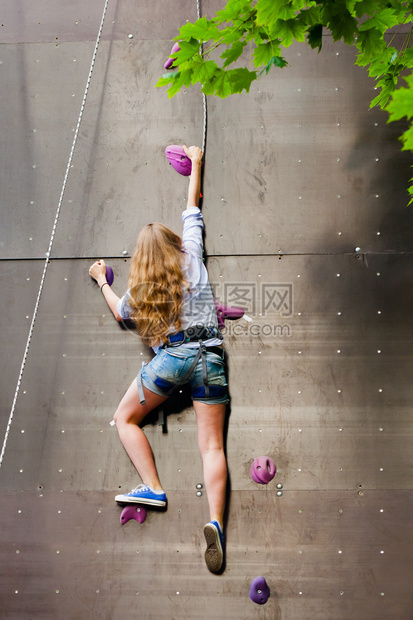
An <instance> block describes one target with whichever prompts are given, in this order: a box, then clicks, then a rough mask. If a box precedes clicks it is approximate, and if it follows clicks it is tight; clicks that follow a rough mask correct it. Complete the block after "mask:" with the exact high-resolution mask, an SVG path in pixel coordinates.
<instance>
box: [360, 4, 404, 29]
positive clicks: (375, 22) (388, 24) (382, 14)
mask: <svg viewBox="0 0 413 620" xmlns="http://www.w3.org/2000/svg"><path fill="white" fill-rule="evenodd" d="M398 23H399V19H398V17H397V15H396V12H395V11H393V9H381V10H380V11H376V13H375V15H373V17H370V18H369V19H366V21H365V22H363V23H362V24H361V25H360V31H361V32H363V31H364V30H369V29H370V28H376V30H379V31H380V32H386V30H388V29H389V28H393V26H396V25H397V24H398Z"/></svg>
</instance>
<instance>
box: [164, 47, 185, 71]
mask: <svg viewBox="0 0 413 620" xmlns="http://www.w3.org/2000/svg"><path fill="white" fill-rule="evenodd" d="M180 49H181V48H180V47H179V43H175V44H174V45H173V47H172V49H171V53H170V56H172V54H176V52H179V50H180ZM175 60H176V58H171V57H169V58H168V60H167V61H166V63H165V64H164V68H165V69H170V68H171V67H172V65H173V64H174V62H175Z"/></svg>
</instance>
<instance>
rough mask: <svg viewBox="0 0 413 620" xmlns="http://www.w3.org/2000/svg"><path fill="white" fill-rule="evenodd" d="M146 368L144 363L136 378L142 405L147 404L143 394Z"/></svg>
mask: <svg viewBox="0 0 413 620" xmlns="http://www.w3.org/2000/svg"><path fill="white" fill-rule="evenodd" d="M144 366H145V362H142V368H141V369H140V371H139V372H138V376H137V377H136V382H137V384H138V394H139V402H140V404H141V405H145V404H146V400H145V396H144V393H143V383H142V369H143V367H144ZM146 370H148V369H146Z"/></svg>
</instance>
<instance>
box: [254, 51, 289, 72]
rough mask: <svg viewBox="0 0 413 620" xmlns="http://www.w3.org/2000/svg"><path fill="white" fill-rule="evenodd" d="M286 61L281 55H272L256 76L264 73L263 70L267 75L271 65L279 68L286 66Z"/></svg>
mask: <svg viewBox="0 0 413 620" xmlns="http://www.w3.org/2000/svg"><path fill="white" fill-rule="evenodd" d="M287 64H288V63H287V61H286V60H285V58H283V57H282V56H273V57H272V58H271V60H270V62H269V63H268V64H267V66H266V67H265V69H263V70H262V71H261V73H260V74H259V76H258V77H261V76H262V74H263V73H264V71H265V72H266V74H267V75H268V73H269V72H270V69H271V67H273V66H274V67H279V68H280V69H282V68H283V67H286V66H287Z"/></svg>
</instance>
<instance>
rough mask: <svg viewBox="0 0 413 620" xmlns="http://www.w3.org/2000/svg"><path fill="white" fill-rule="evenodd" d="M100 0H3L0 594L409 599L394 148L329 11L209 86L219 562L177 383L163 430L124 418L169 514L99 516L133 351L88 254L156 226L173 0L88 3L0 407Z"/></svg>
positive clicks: (117, 453) (290, 612) (11, 611)
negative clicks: (258, 477)
mask: <svg viewBox="0 0 413 620" xmlns="http://www.w3.org/2000/svg"><path fill="white" fill-rule="evenodd" d="M223 4H224V2H223V1H220V2H218V1H217V0H215V1H209V2H204V3H203V7H202V9H203V12H204V14H205V13H207V14H208V15H211V14H212V12H213V11H214V10H215V9H216V8H218V7H220V6H222V5H223ZM103 7H104V1H103V0H93V1H91V2H83V1H80V0H72V1H71V2H67V1H65V0H57V1H55V2H45V1H43V2H29V0H3V3H2V9H1V25H0V36H1V46H0V76H1V85H2V88H1V90H0V112H1V116H0V118H1V126H2V131H1V136H2V138H1V139H2V148H1V151H0V174H1V189H0V195H1V208H2V227H1V231H0V258H1V262H0V278H1V279H0V282H1V285H2V286H1V288H2V295H1V310H2V311H1V324H2V330H1V350H2V359H1V364H2V365H1V373H0V381H1V393H2V399H1V417H0V432H1V440H2V441H3V438H5V439H7V444H6V449H5V452H4V457H3V462H2V467H1V470H0V481H1V497H0V505H1V508H0V537H1V545H0V559H1V561H0V597H1V602H0V616H1V618H4V619H8V620H16V619H19V620H28V619H34V618H42V619H43V618H44V619H46V618H51V619H56V618H62V619H64V620H66V619H70V620H72V619H73V620H74V619H79V620H80V619H82V620H83V619H84V618H98V617H99V618H107V619H108V620H109V619H110V620H118V619H119V620H120V619H121V618H126V617H140V618H153V619H154V620H158V619H161V618H165V619H172V618H179V619H180V620H182V619H184V618H185V619H188V620H195V618H197V619H198V618H199V619H201V618H202V619H205V620H210V619H211V618H225V619H226V620H228V619H233V620H240V619H245V620H249V619H255V618H260V619H264V618H265V619H268V620H273V619H281V618H282V619H283V620H307V619H308V618H319V619H323V620H349V619H350V618H351V619H352V620H370V619H371V620H373V619H374V620H376V619H377V618H383V619H396V618H397V620H408V619H410V618H411V615H412V612H411V609H412V596H411V579H412V575H413V567H412V562H413V542H412V541H413V536H412V520H411V512H412V509H413V494H412V471H413V457H412V449H411V437H412V433H413V422H412V413H411V399H412V387H411V385H412V382H411V375H412V356H411V349H412V319H411V308H412V301H413V299H412V297H413V295H412V274H413V269H412V267H413V259H412V255H411V235H412V212H411V210H409V209H408V208H406V202H407V198H406V193H405V187H406V185H407V180H408V178H409V176H410V175H411V171H410V170H409V166H410V164H411V160H410V159H409V157H407V156H406V155H402V154H401V152H400V149H399V145H398V142H397V136H398V135H399V133H400V132H401V130H402V126H401V125H399V126H397V125H391V126H390V125H387V124H386V115H384V114H382V113H381V112H379V111H377V110H373V111H369V110H368V104H369V101H370V99H371V98H372V96H373V94H374V93H373V84H372V82H371V81H369V80H368V79H367V77H366V74H365V72H364V70H363V69H361V68H358V67H355V66H354V65H353V62H354V53H353V51H352V50H351V49H350V48H348V47H346V46H344V45H341V44H333V42H332V41H331V38H330V37H329V36H325V37H324V47H323V51H322V53H321V54H317V53H315V52H312V51H310V50H309V49H308V48H307V47H306V46H305V45H295V46H293V47H292V48H290V49H289V50H288V52H287V59H288V62H289V64H290V66H289V67H288V68H286V69H284V70H283V71H276V70H274V71H272V72H271V73H270V75H269V76H268V77H267V78H265V79H262V80H260V81H259V82H257V83H255V84H254V85H253V86H252V88H251V93H250V94H249V95H245V96H237V97H233V98H231V99H228V100H223V101H221V100H216V99H209V101H208V143H207V164H206V167H205V188H204V194H205V197H204V215H205V221H206V225H207V237H206V248H207V252H208V257H209V258H208V269H209V272H210V277H211V281H212V283H213V284H214V287H215V291H216V295H217V297H219V298H220V299H221V300H222V301H224V302H226V303H229V304H232V305H242V306H244V307H245V310H246V313H247V315H248V316H249V317H250V319H251V320H250V321H247V320H245V319H241V320H239V321H237V322H235V323H228V324H227V334H226V347H227V351H228V356H229V368H230V387H231V395H232V401H231V412H230V414H231V415H230V418H229V429H228V442H227V449H228V462H229V467H230V474H231V496H230V504H229V514H228V531H227V567H226V570H225V572H224V573H223V574H222V575H221V576H214V575H211V574H210V573H209V572H208V571H207V569H206V567H205V565H204V561H203V550H204V543H203V537H202V526H203V524H204V523H205V522H206V520H207V517H208V513H207V503H206V497H205V494H204V495H202V497H197V495H196V492H197V489H196V486H197V484H199V483H201V484H202V472H201V465H200V460H199V457H198V453H197V445H196V425H195V418H194V413H193V410H192V408H191V407H190V406H188V407H187V408H185V409H184V410H182V411H180V412H178V413H171V414H170V415H169V416H168V432H167V433H163V432H162V428H161V427H160V426H158V424H157V420H156V418H154V420H152V422H151V423H150V424H148V425H147V426H146V429H145V430H146V432H147V434H148V436H149V437H150V440H151V442H152V445H153V448H154V451H155V454H156V457H157V463H158V467H159V470H160V475H161V480H162V481H163V484H164V487H165V489H166V490H167V492H168V498H169V506H168V511H167V513H166V514H163V513H158V512H151V513H150V514H149V516H148V518H147V520H146V521H145V522H144V523H143V524H142V525H140V524H139V523H136V522H135V521H132V522H129V523H127V524H126V525H124V526H121V525H120V522H119V516H120V509H119V508H118V507H117V506H116V505H115V503H114V494H115V493H116V492H117V491H118V489H120V488H121V489H129V488H130V487H131V486H133V485H134V484H135V483H137V482H138V480H136V476H135V475H134V471H133V468H132V466H131V465H130V463H129V461H128V459H127V457H126V455H125V454H124V452H123V449H122V447H121V445H120V443H119V441H118V438H117V434H116V431H115V430H114V429H113V428H112V427H111V426H110V425H109V422H110V420H111V418H112V415H113V412H114V410H115V408H116V406H117V403H118V401H119V400H120V398H121V396H122V395H123V392H124V390H125V389H126V387H127V386H128V385H129V383H130V381H131V380H132V379H133V377H134V375H135V374H136V372H137V369H138V368H139V367H140V363H141V360H146V359H149V357H150V352H149V351H148V350H147V349H146V348H144V347H143V346H142V345H141V343H140V341H139V340H138V339H137V338H136V337H135V336H134V335H133V333H131V332H130V331H127V330H122V329H121V328H120V327H119V325H118V324H117V323H116V322H115V321H114V320H113V319H112V317H111V316H110V314H109V311H108V310H107V308H106V306H105V304H104V300H103V298H102V297H101V296H100V294H99V291H98V289H97V288H96V286H95V285H94V284H93V283H92V281H91V280H90V278H89V276H88V266H89V264H90V263H91V262H92V261H93V260H94V259H95V258H100V257H104V258H105V259H106V260H107V262H109V263H110V264H111V265H112V266H113V269H114V272H115V284H114V288H115V290H116V291H117V292H118V293H119V294H120V293H122V292H123V291H124V289H125V286H126V278H127V270H128V256H129V255H130V252H131V251H132V249H133V245H134V241H135V238H136V235H137V233H138V231H139V229H140V228H141V227H142V226H143V225H144V224H146V223H148V222H149V221H154V220H161V221H163V222H165V223H166V224H167V225H168V226H170V227H172V228H173V229H174V230H176V231H177V232H179V231H180V227H181V224H180V213H181V210H182V209H183V207H184V206H185V198H186V186H187V182H186V180H185V179H183V178H181V177H179V176H178V175H176V174H175V173H174V172H173V170H172V169H171V168H170V167H168V165H167V163H166V160H165V158H164V155H163V150H164V148H165V146H166V145H168V144H171V143H172V144H173V143H181V142H185V143H186V144H189V143H200V141H201V139H202V123H203V106H202V98H201V95H200V93H199V91H198V89H197V88H193V89H190V90H188V91H187V92H182V93H180V94H179V95H178V96H177V97H175V98H174V99H173V100H172V101H170V100H168V98H167V95H166V93H165V92H164V91H161V90H159V89H155V88H154V83H155V82H156V80H157V78H158V76H159V74H161V73H162V72H163V63H164V62H165V60H166V57H167V56H168V54H169V51H170V47H171V39H172V38H173V37H174V36H175V35H176V32H177V29H178V27H179V26H180V25H181V24H182V23H184V22H185V20H186V19H194V18H195V17H196V2H195V0H179V1H178V0H163V1H161V0H142V1H140V2H132V1H131V0H117V1H116V0H110V2H109V5H108V12H107V16H106V21H105V24H104V28H103V32H102V39H101V43H100V46H99V50H98V53H97V57H96V62H95V64H94V70H93V75H92V79H91V82H90V90H89V95H88V99H87V103H86V106H85V108H84V114H83V119H82V124H81V127H80V132H79V139H78V142H77V145H76V149H75V151H74V154H73V159H72V161H71V164H70V167H69V168H68V172H69V174H68V178H67V186H66V190H65V192H64V195H63V198H62V201H61V214H60V219H59V222H58V226H57V229H56V235H55V239H54V245H53V249H52V253H51V260H50V263H49V266H48V269H47V273H46V277H45V279H44V287H43V291H42V294H41V298H40V302H39V305H38V315H37V319H36V321H35V323H34V328H33V335H32V338H31V343H30V348H29V352H28V355H27V359H26V362H25V365H24V372H23V376H22V380H21V382H20V385H19V387H20V390H19V393H18V397H17V401H16V403H15V407H14V408H13V400H14V395H15V391H16V385H17V382H18V377H19V372H20V368H21V364H22V359H23V354H24V350H25V346H26V341H27V337H28V333H29V327H30V324H31V320H32V317H33V313H34V310H35V304H36V299H37V296H38V291H39V286H40V283H41V279H42V273H43V269H44V265H45V254H46V252H47V251H48V246H49V239H50V236H51V234H52V228H53V222H54V219H55V213H56V210H57V206H58V204H59V200H60V195H61V190H62V185H63V181H64V177H65V171H66V168H67V166H68V160H69V154H70V150H71V145H72V141H73V137H74V133H75V131H76V125H77V121H78V116H79V112H80V108H81V103H82V97H83V93H84V90H85V86H86V81H87V76H88V72H89V67H90V63H91V59H92V55H93V50H94V45H95V40H96V35H97V32H98V29H99V24H100V20H101V17H102V11H103ZM129 34H132V35H133V38H129V36H128V35H129ZM400 36H401V35H400V34H397V35H396V39H397V37H400ZM356 248H358V249H357V250H356ZM11 411H14V416H13V418H12V419H11V416H10V413H11ZM9 422H11V425H10V424H9ZM260 455H269V456H271V457H272V458H274V460H275V461H276V463H277V467H278V472H277V475H276V477H275V479H274V480H273V481H272V482H271V483H270V484H269V485H268V486H267V487H265V486H259V485H257V484H255V483H254V482H253V481H252V480H251V478H250V474H249V469H250V464H251V462H252V460H253V458H254V457H256V456H260ZM277 484H281V485H283V489H282V491H283V495H282V496H277V486H276V485H277ZM258 575H263V576H265V577H266V579H267V582H268V584H269V586H270V588H271V597H270V599H269V601H268V603H267V604H266V605H264V606H262V607H260V606H257V605H255V604H254V603H252V602H251V601H250V599H249V597H248V589H249V584H250V582H251V580H252V579H253V578H254V577H256V576H258Z"/></svg>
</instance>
